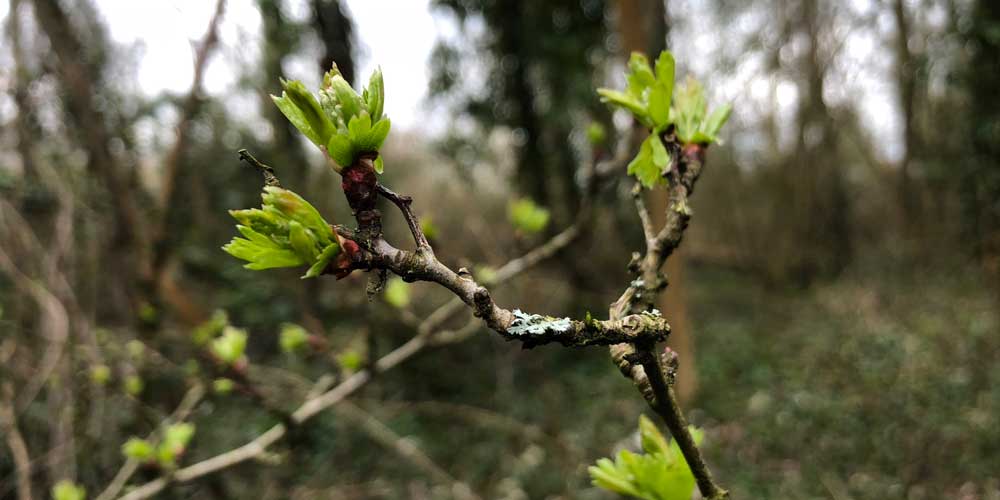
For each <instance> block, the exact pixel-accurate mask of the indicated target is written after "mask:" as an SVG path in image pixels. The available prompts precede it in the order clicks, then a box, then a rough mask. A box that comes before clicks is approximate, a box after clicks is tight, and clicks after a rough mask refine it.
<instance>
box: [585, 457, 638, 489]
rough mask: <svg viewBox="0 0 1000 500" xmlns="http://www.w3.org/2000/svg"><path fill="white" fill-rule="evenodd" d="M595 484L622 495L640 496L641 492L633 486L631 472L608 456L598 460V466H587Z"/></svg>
mask: <svg viewBox="0 0 1000 500" xmlns="http://www.w3.org/2000/svg"><path fill="white" fill-rule="evenodd" d="M587 472H589V473H590V478H591V480H592V481H593V484H594V486H597V487H600V488H604V489H606V490H608V491H612V492H615V493H620V494H622V495H632V496H634V497H639V496H640V495H641V493H640V492H639V490H638V489H637V488H636V487H635V486H633V484H632V478H631V474H629V473H628V471H626V470H623V469H619V468H618V467H616V465H615V464H614V462H612V461H611V460H608V459H607V458H602V459H600V460H598V461H597V465H596V466H593V465H592V466H590V467H588V468H587Z"/></svg>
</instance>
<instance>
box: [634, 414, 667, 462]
mask: <svg viewBox="0 0 1000 500" xmlns="http://www.w3.org/2000/svg"><path fill="white" fill-rule="evenodd" d="M639 437H640V439H641V441H642V449H643V450H645V452H646V453H650V454H655V453H666V452H667V451H668V450H669V444H668V443H667V438H665V437H663V434H662V433H660V430H659V429H657V428H656V424H654V423H653V421H652V420H650V419H649V417H647V416H645V415H639Z"/></svg>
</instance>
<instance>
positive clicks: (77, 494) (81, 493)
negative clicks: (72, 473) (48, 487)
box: [52, 479, 87, 500]
mask: <svg viewBox="0 0 1000 500" xmlns="http://www.w3.org/2000/svg"><path fill="white" fill-rule="evenodd" d="M52 498H53V499H54V500H85V499H86V498H87V490H86V489H84V488H83V486H80V485H78V484H76V483H74V482H73V481H70V480H69V479H62V480H60V481H59V482H58V483H56V485H55V486H53V487H52Z"/></svg>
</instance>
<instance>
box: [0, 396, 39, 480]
mask: <svg viewBox="0 0 1000 500" xmlns="http://www.w3.org/2000/svg"><path fill="white" fill-rule="evenodd" d="M0 391H2V392H3V394H2V395H0V430H3V433H4V434H6V435H7V447H8V448H10V456H11V458H12V459H13V460H14V471H15V472H16V474H17V499H18V500H31V498H32V497H31V456H30V455H29V454H28V445H27V444H25V442H24V437H23V436H21V431H20V430H19V429H18V427H17V411H16V410H15V408H14V403H13V400H14V388H13V386H12V385H11V384H10V383H4V384H3V387H0Z"/></svg>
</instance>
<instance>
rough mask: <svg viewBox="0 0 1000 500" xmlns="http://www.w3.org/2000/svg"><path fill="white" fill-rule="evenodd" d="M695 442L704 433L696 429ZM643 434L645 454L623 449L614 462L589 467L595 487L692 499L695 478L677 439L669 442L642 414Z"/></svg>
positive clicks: (659, 498)
mask: <svg viewBox="0 0 1000 500" xmlns="http://www.w3.org/2000/svg"><path fill="white" fill-rule="evenodd" d="M692 434H693V436H694V439H695V443H698V444H700V442H701V438H702V433H701V431H699V430H697V429H692ZM639 436H640V439H641V441H642V449H643V451H645V452H646V453H645V454H642V455H640V454H636V453H632V452H630V451H628V450H622V451H621V452H619V453H618V456H617V457H616V458H615V460H614V461H611V459H608V458H602V459H600V460H598V461H597V465H592V466H590V467H589V468H588V471H589V472H590V477H591V479H592V480H593V482H594V485H595V486H599V487H601V488H604V489H606V490H609V491H613V492H615V493H620V494H622V495H629V496H633V497H635V498H642V499H645V500H689V499H690V498H691V493H693V492H694V487H695V479H694V475H693V474H692V473H691V469H690V468H689V467H688V464H687V461H685V460H684V455H683V454H682V453H681V450H680V447H679V446H678V445H677V442H676V441H673V442H670V443H669V444H668V443H667V440H666V438H664V437H663V434H661V433H660V431H659V430H658V429H657V428H656V425H655V424H654V423H653V422H652V421H651V420H649V419H648V418H647V417H646V416H645V415H642V416H640V417H639Z"/></svg>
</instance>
